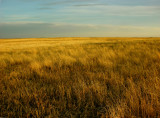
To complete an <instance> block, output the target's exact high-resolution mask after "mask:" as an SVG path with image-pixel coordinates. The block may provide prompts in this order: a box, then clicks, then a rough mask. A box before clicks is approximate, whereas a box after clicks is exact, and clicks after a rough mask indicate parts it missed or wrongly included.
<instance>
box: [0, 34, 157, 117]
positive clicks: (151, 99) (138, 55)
mask: <svg viewBox="0 0 160 118" xmlns="http://www.w3.org/2000/svg"><path fill="white" fill-rule="evenodd" d="M0 117H35V118H40V117H46V118H131V117H132V118H138V117H139V118H141V117H143V118H151V117H155V118H159V117H160V38H151V37H150V38H29V39H0Z"/></svg>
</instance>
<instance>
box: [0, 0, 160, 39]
mask: <svg viewBox="0 0 160 118" xmlns="http://www.w3.org/2000/svg"><path fill="white" fill-rule="evenodd" d="M159 36H160V0H0V38H27V37H28V38H30V37H159Z"/></svg>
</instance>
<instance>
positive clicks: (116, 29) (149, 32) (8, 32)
mask: <svg viewBox="0 0 160 118" xmlns="http://www.w3.org/2000/svg"><path fill="white" fill-rule="evenodd" d="M147 36H149V37H159V36H160V27H140V26H114V25H91V24H88V25H83V24H64V23H28V22H26V23H25V22H23V23H3V24H2V23H1V24H0V38H33V37H37V38H38V37H147Z"/></svg>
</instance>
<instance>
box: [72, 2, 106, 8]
mask: <svg viewBox="0 0 160 118" xmlns="http://www.w3.org/2000/svg"><path fill="white" fill-rule="evenodd" d="M106 5H107V4H95V3H92V4H76V5H73V6H76V7H87V6H106Z"/></svg>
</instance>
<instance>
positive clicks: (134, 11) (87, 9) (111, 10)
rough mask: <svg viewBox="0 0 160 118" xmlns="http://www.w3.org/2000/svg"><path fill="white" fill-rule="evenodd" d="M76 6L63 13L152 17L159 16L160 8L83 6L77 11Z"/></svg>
mask: <svg viewBox="0 0 160 118" xmlns="http://www.w3.org/2000/svg"><path fill="white" fill-rule="evenodd" d="M75 7H76V6H73V7H68V8H67V9H65V11H63V12H69V13H76V14H89V15H90V14H97V15H103V16H106V15H107V16H108V15H115V16H151V15H159V14H160V7H159V6H112V5H101V6H99V5H93V6H92V4H91V5H84V6H83V5H82V6H81V7H83V9H82V8H81V9H78V8H77V9H76V8H75Z"/></svg>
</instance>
